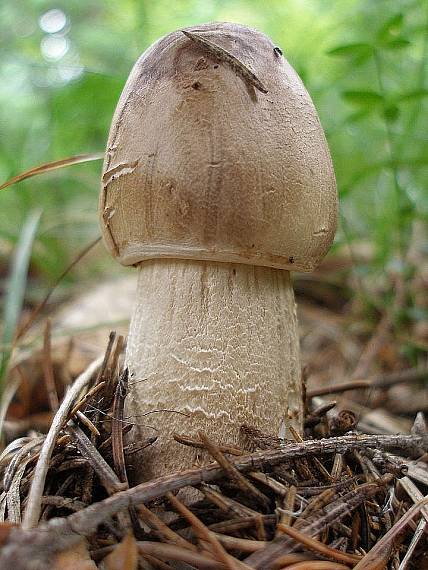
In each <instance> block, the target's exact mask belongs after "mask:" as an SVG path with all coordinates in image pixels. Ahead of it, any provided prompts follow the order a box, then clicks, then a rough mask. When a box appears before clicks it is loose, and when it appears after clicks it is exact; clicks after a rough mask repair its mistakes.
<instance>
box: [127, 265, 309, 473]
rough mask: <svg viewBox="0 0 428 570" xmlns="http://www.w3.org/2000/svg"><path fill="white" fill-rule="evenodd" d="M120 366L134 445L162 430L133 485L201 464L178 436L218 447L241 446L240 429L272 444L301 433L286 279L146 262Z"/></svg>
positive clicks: (259, 271) (234, 268)
mask: <svg viewBox="0 0 428 570" xmlns="http://www.w3.org/2000/svg"><path fill="white" fill-rule="evenodd" d="M126 360H127V366H128V367H129V371H130V375H131V377H130V382H129V398H128V399H127V400H128V403H127V406H128V409H127V417H128V418H129V421H132V422H135V423H136V426H135V428H134V429H135V430H136V432H137V434H138V438H136V437H135V436H134V438H133V439H134V440H135V439H140V440H141V439H144V438H145V437H146V436H147V435H148V432H149V433H150V435H153V431H149V430H150V427H149V426H153V427H155V428H156V429H158V430H159V433H158V434H157V435H159V439H158V441H157V443H156V445H155V446H153V449H152V450H150V451H148V450H145V451H144V460H143V461H141V462H138V463H139V466H138V467H137V473H136V478H137V479H140V480H141V479H147V478H149V477H153V476H156V475H159V474H161V473H165V472H168V471H171V470H177V469H181V468H185V467H190V466H191V465H192V464H193V463H194V462H195V461H198V460H201V461H204V458H203V457H201V456H200V451H196V450H194V449H191V448H187V447H184V446H182V445H179V444H178V443H176V442H175V441H174V440H173V438H172V435H173V433H174V432H179V433H185V434H189V435H190V434H195V432H196V431H197V430H202V431H206V432H207V433H208V434H209V435H210V437H212V438H213V439H214V440H215V441H217V442H220V443H229V444H232V445H245V440H244V436H243V435H241V433H240V426H241V425H242V424H244V423H246V424H249V425H252V426H254V427H257V428H259V429H261V430H263V431H264V432H266V433H268V434H271V435H272V436H282V437H283V436H284V435H285V433H286V428H287V426H288V425H292V426H293V427H294V428H295V429H297V430H298V431H301V428H302V387H301V370H300V361H299V340H298V331H297V320H296V307H295V301H294V294H293V289H292V285H291V280H290V273H289V272H288V271H284V270H278V269H272V268H270V267H261V266H258V267H255V266H252V265H243V264H236V263H218V262H212V261H194V260H175V259H155V260H150V261H144V262H143V263H141V264H140V265H139V278H138V289H137V297H136V304H135V308H134V314H133V317H132V321H131V327H130V331H129V339H128V348H127V355H126ZM155 410H159V411H158V412H157V413H155V414H152V415H147V416H144V414H147V413H148V412H154V411H155ZM164 410H167V411H164ZM176 412H181V413H176ZM182 414H186V415H182ZM197 454H199V456H198V457H197Z"/></svg>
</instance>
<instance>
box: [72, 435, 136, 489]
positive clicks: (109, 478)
mask: <svg viewBox="0 0 428 570" xmlns="http://www.w3.org/2000/svg"><path fill="white" fill-rule="evenodd" d="M67 431H68V433H69V434H70V435H71V438H72V440H73V441H74V443H75V444H76V445H77V448H78V450H79V451H80V453H81V454H82V457H84V458H85V459H86V461H87V462H88V463H89V465H90V466H91V467H92V469H93V470H94V471H95V472H96V474H97V475H98V477H99V479H100V481H101V483H102V485H103V486H104V487H105V489H106V491H107V492H108V493H109V494H110V495H112V494H113V493H117V492H118V491H122V490H123V489H124V488H126V487H127V486H128V484H127V483H123V482H122V481H121V480H120V479H119V478H118V476H117V475H116V473H115V472H114V471H113V469H112V468H111V467H110V465H109V464H108V463H107V462H106V460H105V459H104V458H103V457H102V456H101V455H100V453H99V452H98V450H97V448H96V447H95V446H94V444H93V443H91V441H90V439H89V438H88V437H87V436H86V435H85V434H84V433H83V431H82V430H81V429H80V428H79V427H77V426H73V425H70V426H68V427H67Z"/></svg>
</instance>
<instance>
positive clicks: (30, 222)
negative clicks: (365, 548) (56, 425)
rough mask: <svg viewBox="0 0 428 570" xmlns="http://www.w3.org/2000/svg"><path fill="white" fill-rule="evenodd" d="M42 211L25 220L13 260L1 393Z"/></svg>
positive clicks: (0, 361) (0, 371)
mask: <svg viewBox="0 0 428 570" xmlns="http://www.w3.org/2000/svg"><path fill="white" fill-rule="evenodd" d="M41 214H42V211H41V210H39V209H38V210H33V211H32V212H30V214H29V215H28V217H27V219H26V220H25V223H24V226H23V228H22V231H21V234H20V236H19V240H18V244H17V246H16V250H15V253H14V256H13V259H12V266H11V270H10V276H9V282H8V288H7V294H6V300H5V305H4V311H3V336H2V344H3V346H4V347H7V348H4V350H3V353H2V355H1V357H0V392H2V391H3V382H4V376H5V373H6V370H7V366H8V363H9V359H10V356H11V353H12V343H13V340H14V335H15V331H16V326H17V323H18V320H19V317H20V314H21V311H22V305H23V302H24V295H25V289H26V286H27V274H28V265H29V263H30V257H31V251H32V249H33V243H34V239H35V237H36V233H37V228H38V227H39V222H40V217H41Z"/></svg>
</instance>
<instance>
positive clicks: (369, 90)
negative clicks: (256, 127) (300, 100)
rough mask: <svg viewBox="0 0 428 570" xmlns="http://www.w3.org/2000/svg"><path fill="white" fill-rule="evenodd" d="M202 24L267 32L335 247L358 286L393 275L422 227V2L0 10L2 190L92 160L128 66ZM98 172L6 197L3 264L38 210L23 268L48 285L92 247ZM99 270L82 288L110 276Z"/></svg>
mask: <svg viewBox="0 0 428 570" xmlns="http://www.w3.org/2000/svg"><path fill="white" fill-rule="evenodd" d="M51 10H56V12H50V11H51ZM64 16H65V19H64ZM212 20H229V21H238V22H241V23H244V24H247V25H250V26H253V27H256V28H258V29H260V30H262V31H264V32H265V33H267V34H268V35H270V36H271V37H272V39H273V41H274V42H275V43H276V44H277V45H279V46H280V47H281V48H282V50H283V52H284V55H285V56H286V57H287V59H288V60H289V61H290V63H291V64H292V65H293V66H294V67H295V68H296V70H297V71H298V73H299V74H300V75H301V77H302V79H303V80H304V82H305V84H306V86H307V89H308V91H309V92H310V94H311V96H312V98H313V100H314V102H315V105H316V107H317V109H318V112H319V114H320V117H321V122H322V124H323V126H324V128H325V131H326V135H327V138H328V141H329V144H330V148H331V151H332V155H333V160H334V163H335V169H336V175H337V180H338V188H339V192H340V196H341V226H340V230H339V233H338V236H337V240H336V244H337V245H336V247H338V246H340V245H341V244H343V243H344V242H346V243H347V244H348V245H349V246H350V247H351V248H352V247H357V246H358V245H359V244H360V243H369V244H371V246H372V247H373V248H374V259H372V261H371V262H370V263H369V264H367V265H364V264H361V265H359V266H358V267H357V268H356V270H357V272H359V274H360V277H361V276H363V277H365V276H369V277H371V278H372V279H373V278H374V279H376V278H377V277H378V276H379V277H382V278H384V276H385V275H386V274H388V272H390V271H403V270H404V269H403V262H404V260H405V258H406V252H407V251H408V248H409V246H410V243H411V240H412V235H413V233H414V230H415V226H416V225H417V224H418V223H421V222H426V220H427V217H428V195H427V183H428V145H427V138H428V132H427V126H428V121H427V104H428V85H427V82H426V75H427V65H428V63H427V62H428V57H427V56H428V2H427V1H426V0H376V1H374V0H341V1H340V2H329V1H328V0H265V1H264V2H258V1H255V0H177V1H172V2H171V0H148V1H146V0H120V2H118V1H117V0H86V1H84V2H83V1H82V0H56V1H54V2H53V1H50V0H49V1H47V0H2V2H1V3H0V182H1V181H4V180H6V179H7V178H9V177H11V176H13V175H15V174H17V173H19V172H20V171H22V170H24V169H26V168H30V167H31V166H35V165H37V164H40V163H43V162H48V161H51V160H55V159H59V158H63V157H66V156H70V155H74V154H80V153H84V152H95V151H100V150H101V151H102V150H103V149H104V146H105V142H106V138H107V133H108V129H109V124H110V121H111V117H112V114H113V111H114V108H115V105H116V102H117V99H118V97H119V94H120V91H121V89H122V87H123V85H124V82H125V80H126V77H127V75H128V73H129V71H130V69H131V66H132V65H133V63H134V61H135V60H136V58H137V57H138V55H139V54H140V53H141V52H142V51H143V50H144V49H145V48H146V47H147V46H148V45H149V44H150V43H151V42H153V41H154V40H155V39H157V38H158V37H159V36H161V35H163V34H165V33H167V32H170V31H172V30H174V29H177V28H180V27H184V26H189V25H193V24H197V23H200V22H205V21H212ZM100 168H101V164H100V163H99V162H97V163H90V164H85V165H79V166H73V167H71V168H69V169H67V170H61V171H58V172H56V173H52V174H48V175H45V176H43V177H38V178H33V179H31V180H29V181H26V182H22V183H20V185H19V186H15V187H13V188H11V189H8V190H6V191H4V192H2V193H1V195H0V200H1V205H0V254H1V255H3V256H4V257H5V258H7V257H8V256H9V255H10V253H11V251H12V249H13V247H14V245H15V244H16V242H17V240H18V237H19V235H20V228H21V226H22V225H23V222H24V220H25V219H26V217H27V216H28V213H29V212H30V211H31V210H33V209H34V208H42V210H43V216H42V221H41V225H40V229H39V233H38V237H37V240H36V244H35V248H34V253H33V265H34V267H35V268H36V269H37V270H38V272H39V274H41V275H42V276H44V277H45V278H46V279H47V280H52V279H53V278H54V277H55V276H57V275H58V274H59V273H60V272H61V271H62V270H63V269H64V267H65V266H66V264H67V263H69V262H70V261H71V259H72V258H73V256H74V255H76V252H77V251H78V250H79V248H81V247H83V245H84V244H85V243H87V242H88V241H89V240H91V239H93V238H94V237H95V236H96V234H97V233H98V226H97V216H96V209H97V194H98V177H99V172H100ZM107 259H108V258H107V257H105V258H104V257H102V256H98V257H97V258H96V263H94V264H91V266H90V268H89V266H88V265H87V266H86V269H82V268H81V269H80V271H81V274H80V275H81V276H82V275H86V276H88V272H89V273H91V274H92V275H94V274H95V273H96V272H101V271H104V270H105V269H106V267H107V266H109V267H110V268H113V266H114V265H115V264H113V263H112V262H110V261H108V260H107ZM85 271H86V273H85ZM82 272H83V273H82ZM385 299H388V293H386V294H385ZM376 302H377V301H376ZM376 302H375V304H376ZM381 302H383V301H382V300H381Z"/></svg>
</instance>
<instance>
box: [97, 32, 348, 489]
mask: <svg viewBox="0 0 428 570" xmlns="http://www.w3.org/2000/svg"><path fill="white" fill-rule="evenodd" d="M100 220H101V227H102V232H103V236H104V241H105V243H106V245H107V247H108V249H109V250H110V252H111V254H112V255H113V256H114V257H115V258H116V259H117V260H118V261H119V262H120V263H122V264H123V265H134V266H136V267H137V268H138V273H139V276H138V286H137V293H136V298H135V308H134V313H133V315H132V319H131V325H130V330H129V337H128V345H127V352H126V364H127V366H128V369H129V372H130V380H129V394H128V398H127V404H126V406H127V417H128V418H129V421H133V422H135V427H134V429H133V431H132V432H131V433H132V434H133V435H132V437H133V438H134V440H135V439H138V438H141V439H143V438H145V437H147V434H148V433H150V434H151V435H152V434H153V432H152V431H150V430H151V428H152V426H153V427H155V428H156V429H157V430H158V433H157V435H159V438H158V442H157V443H156V445H154V446H153V447H152V448H151V450H149V451H148V450H145V451H144V453H145V455H144V457H143V458H142V460H141V461H140V462H139V465H137V466H136V471H137V473H136V478H137V479H140V480H141V479H147V478H149V477H152V476H154V475H160V474H163V473H166V472H169V471H171V470H177V469H180V468H184V467H190V466H192V464H194V463H195V462H196V461H199V460H200V461H204V460H205V459H204V455H203V454H202V455H197V454H198V453H201V452H197V451H195V450H194V449H192V448H188V447H184V446H182V445H179V444H178V443H176V442H175V441H174V440H173V438H172V435H173V433H174V432H179V433H185V434H195V433H197V431H198V430H202V431H204V432H206V433H208V434H209V435H210V436H211V437H212V438H213V439H214V440H215V441H217V442H223V443H225V442H227V443H229V444H235V445H242V446H244V447H245V445H247V443H248V442H246V440H245V435H244V434H243V433H242V430H241V429H240V428H241V426H242V425H243V424H249V425H251V426H254V427H256V428H259V429H260V430H262V431H263V432H266V433H267V434H270V435H272V436H275V437H278V436H280V437H284V436H285V435H286V433H287V427H288V426H293V427H294V428H295V429H297V430H298V431H301V430H302V419H303V418H302V380H301V365H300V357H299V338H298V329H297V320H296V306H295V300H294V294H293V288H292V283H291V279H290V271H291V270H296V271H311V270H312V269H313V268H314V267H316V266H317V264H318V263H319V262H320V261H321V259H322V258H323V257H324V255H325V254H326V253H327V251H328V249H329V247H330V245H331V243H332V241H333V238H334V233H335V229H336V221H337V194H336V184H335V178H334V171H333V167H332V162H331V158H330V154H329V150H328V146H327V143H326V140H325V136H324V133H323V130H322V127H321V125H320V122H319V119H318V116H317V113H316V110H315V108H314V105H313V103H312V101H311V99H310V97H309V95H308V93H307V91H306V89H305V87H304V86H303V84H302V82H301V80H300V78H299V77H298V75H297V74H296V72H295V71H294V70H293V68H292V67H291V66H290V64H289V63H288V62H287V60H286V59H285V58H284V57H283V55H282V52H281V50H280V49H279V48H278V47H275V45H274V44H273V43H272V41H271V40H270V39H269V38H268V37H266V36H265V35H264V34H262V33H261V32H259V31H256V30H253V29H250V28H247V27H245V26H242V25H238V24H232V23H211V24H205V25H199V26H197V28H191V29H187V30H182V31H176V32H173V33H171V34H168V35H167V36H165V37H163V38H161V39H160V40H159V41H157V42H156V43H155V44H153V45H152V46H151V47H150V48H148V49H147V51H146V52H144V53H143V55H142V56H141V57H140V59H139V60H138V61H137V63H136V64H135V66H134V68H133V70H132V72H131V74H130V77H129V79H128V81H127V83H126V86H125V88H124V90H123V92H122V95H121V97H120V100H119V103H118V106H117V109H116V112H115V115H114V118H113V122H112V126H111V130H110V136H109V141H108V147H107V152H106V157H105V162H104V169H103V176H102V188H101V198H100ZM152 412H153V413H152ZM154 412H156V413H154Z"/></svg>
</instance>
